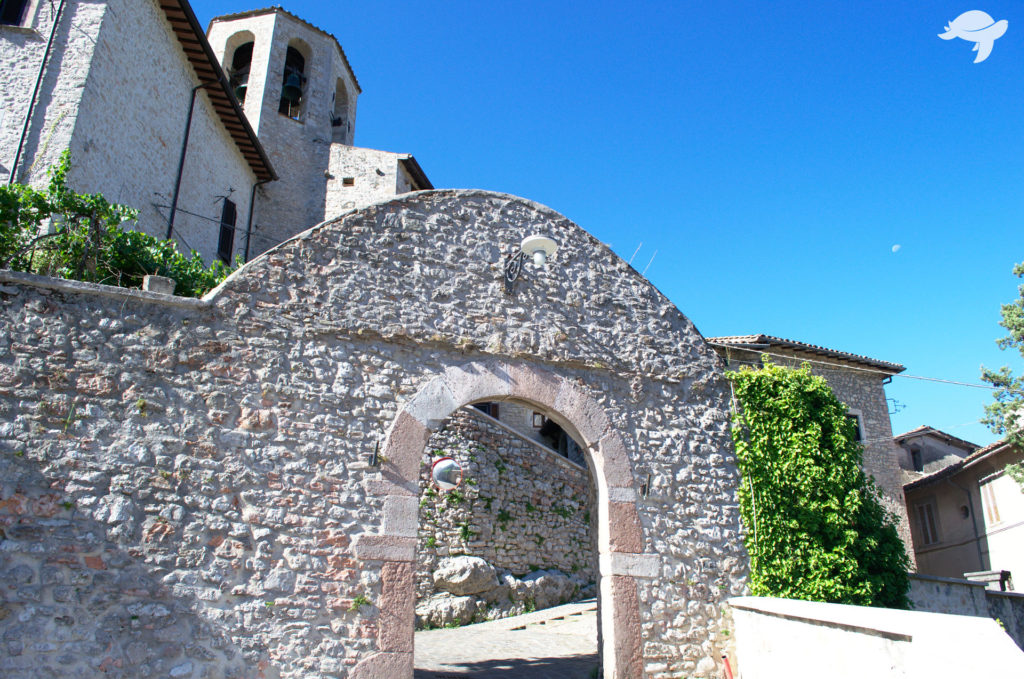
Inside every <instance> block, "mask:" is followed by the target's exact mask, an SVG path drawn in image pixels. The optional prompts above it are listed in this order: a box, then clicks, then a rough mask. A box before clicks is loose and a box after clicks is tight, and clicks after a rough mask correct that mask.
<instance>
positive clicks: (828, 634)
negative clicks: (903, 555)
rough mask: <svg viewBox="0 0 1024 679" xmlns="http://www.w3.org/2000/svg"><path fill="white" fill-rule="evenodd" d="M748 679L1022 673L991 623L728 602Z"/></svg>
mask: <svg viewBox="0 0 1024 679" xmlns="http://www.w3.org/2000/svg"><path fill="white" fill-rule="evenodd" d="M730 605H731V607H732V609H733V616H734V619H735V621H736V641H737V650H738V655H739V671H740V672H741V675H742V676H743V677H744V679H789V678H790V677H808V676H816V675H818V674H820V673H821V672H822V669H823V668H828V676H830V677H840V678H843V679H845V678H846V677H849V678H850V679H859V678H860V677H879V678H885V679H902V678H904V677H934V678H935V679H940V678H941V679H956V678H958V677H963V676H987V675H994V676H999V675H1009V676H1014V675H1019V674H1020V673H1021V671H1024V653H1021V651H1020V649H1018V648H1017V647H1016V646H1014V644H1013V640H1012V639H1010V638H1009V637H1008V636H1007V635H1006V634H1005V633H1004V632H1003V630H1002V629H1001V628H1000V627H999V626H998V625H997V624H996V622H995V621H994V620H988V619H983V618H977V617H969V616H963V615H946V614H940V613H929V612H921V611H898V610H893V609H887V608H871V607H867V606H844V605H840V604H824V603H817V602H812V601H795V600H791V599H771V598H759V597H742V598H738V599H734V600H733V601H730Z"/></svg>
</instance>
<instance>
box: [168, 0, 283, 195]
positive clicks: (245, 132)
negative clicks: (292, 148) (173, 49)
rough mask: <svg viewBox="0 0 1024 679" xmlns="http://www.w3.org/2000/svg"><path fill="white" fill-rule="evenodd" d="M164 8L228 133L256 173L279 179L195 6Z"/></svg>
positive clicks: (173, 2)
mask: <svg viewBox="0 0 1024 679" xmlns="http://www.w3.org/2000/svg"><path fill="white" fill-rule="evenodd" d="M159 5H160V9H162V10H163V11H164V14H165V16H166V17H167V21H168V22H169V23H170V24H171V29H172V30H173V31H174V35H175V36H176V37H177V38H178V42H179V43H181V49H182V50H183V51H184V52H185V57H186V58H187V59H188V61H189V63H190V64H191V65H192V70H193V71H195V74H196V77H197V78H198V79H199V84H200V85H203V84H206V85H207V86H206V87H204V89H205V90H206V94H207V95H208V96H209V98H210V103H211V104H212V105H213V110H214V111H215V112H216V113H217V117H218V118H220V121H221V123H222V124H223V125H224V127H225V128H226V129H227V131H228V134H230V135H231V138H232V139H233V140H234V142H235V144H236V145H237V146H238V150H239V151H240V152H241V154H242V156H243V157H244V158H245V160H246V162H247V163H249V167H251V168H252V171H253V174H255V175H256V178H257V179H259V180H260V181H271V180H274V179H277V173H276V172H275V171H274V166H273V165H271V163H270V158H269V157H267V152H266V151H265V150H264V149H263V145H262V144H260V141H259V139H258V138H257V137H256V132H255V131H254V130H253V129H252V125H250V124H249V119H248V118H246V117H245V113H243V112H242V106H241V105H240V104H239V103H238V99H237V98H235V94H234V92H232V91H231V84H230V83H229V82H228V77H227V75H226V74H225V73H224V69H223V68H221V65H220V62H219V61H217V57H216V56H215V55H214V54H213V49H212V48H211V47H210V43H209V41H208V40H207V39H206V33H204V32H203V29H202V28H200V26H199V20H198V19H196V15H195V13H194V12H193V11H192V7H191V6H190V5H189V4H188V1H187V0H159Z"/></svg>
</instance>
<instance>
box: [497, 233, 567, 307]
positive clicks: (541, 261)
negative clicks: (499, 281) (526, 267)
mask: <svg viewBox="0 0 1024 679" xmlns="http://www.w3.org/2000/svg"><path fill="white" fill-rule="evenodd" d="M556 250H558V243H556V242H555V241H553V240H552V239H550V238H548V237H547V236H538V235H536V234H534V235H533V236H527V237H526V238H524V239H523V242H522V243H521V244H520V245H519V252H517V253H515V254H514V255H509V256H508V259H507V260H506V261H505V292H506V293H508V294H512V284H513V283H515V282H516V279H517V278H519V274H520V273H521V272H522V270H523V260H524V259H525V258H526V256H527V255H529V256H530V257H533V265H534V266H536V267H542V266H543V267H545V268H547V265H548V257H550V256H551V255H553V254H555V251H556Z"/></svg>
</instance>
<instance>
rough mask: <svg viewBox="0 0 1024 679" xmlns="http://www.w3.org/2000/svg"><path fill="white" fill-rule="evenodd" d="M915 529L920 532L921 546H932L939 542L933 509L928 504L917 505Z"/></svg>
mask: <svg viewBox="0 0 1024 679" xmlns="http://www.w3.org/2000/svg"><path fill="white" fill-rule="evenodd" d="M916 509H917V527H918V528H919V529H920V531H921V539H922V541H923V544H926V545H934V544H935V543H936V542H938V541H939V531H938V529H937V528H936V525H935V508H934V507H933V506H932V504H931V503H930V502H929V503H927V504H923V505H917V507H916Z"/></svg>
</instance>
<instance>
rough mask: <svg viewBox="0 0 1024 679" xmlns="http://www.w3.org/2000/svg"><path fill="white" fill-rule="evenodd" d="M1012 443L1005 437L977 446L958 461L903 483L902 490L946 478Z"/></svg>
mask: <svg viewBox="0 0 1024 679" xmlns="http://www.w3.org/2000/svg"><path fill="white" fill-rule="evenodd" d="M1012 445H1013V444H1011V443H1010V442H1009V441H1006V440H1005V439H1004V440H1002V441H996V442H995V443H990V444H989V445H987V446H985V447H984V448H979V449H978V450H976V451H974V452H973V453H971V454H970V455H968V456H967V457H965V458H964V459H962V460H960V461H959V462H954V463H953V464H951V465H949V466H948V467H943V468H942V469H940V470H938V471H935V472H932V473H931V474H928V475H927V476H922V477H921V478H919V479H915V480H913V481H911V482H910V483H907V484H904V486H903V490H904V491H907V490H914V489H916V488H921V487H923V486H928V485H931V484H933V483H935V482H937V481H942V480H943V479H948V478H949V477H951V476H954V475H955V474H957V473H958V472H960V471H962V470H964V469H967V468H968V467H973V466H974V465H976V464H979V463H981V462H984V461H985V460H988V459H989V458H991V457H994V456H996V455H998V454H999V453H1002V452H1005V451H1006V450H1008V449H1010V448H1011V447H1012Z"/></svg>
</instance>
